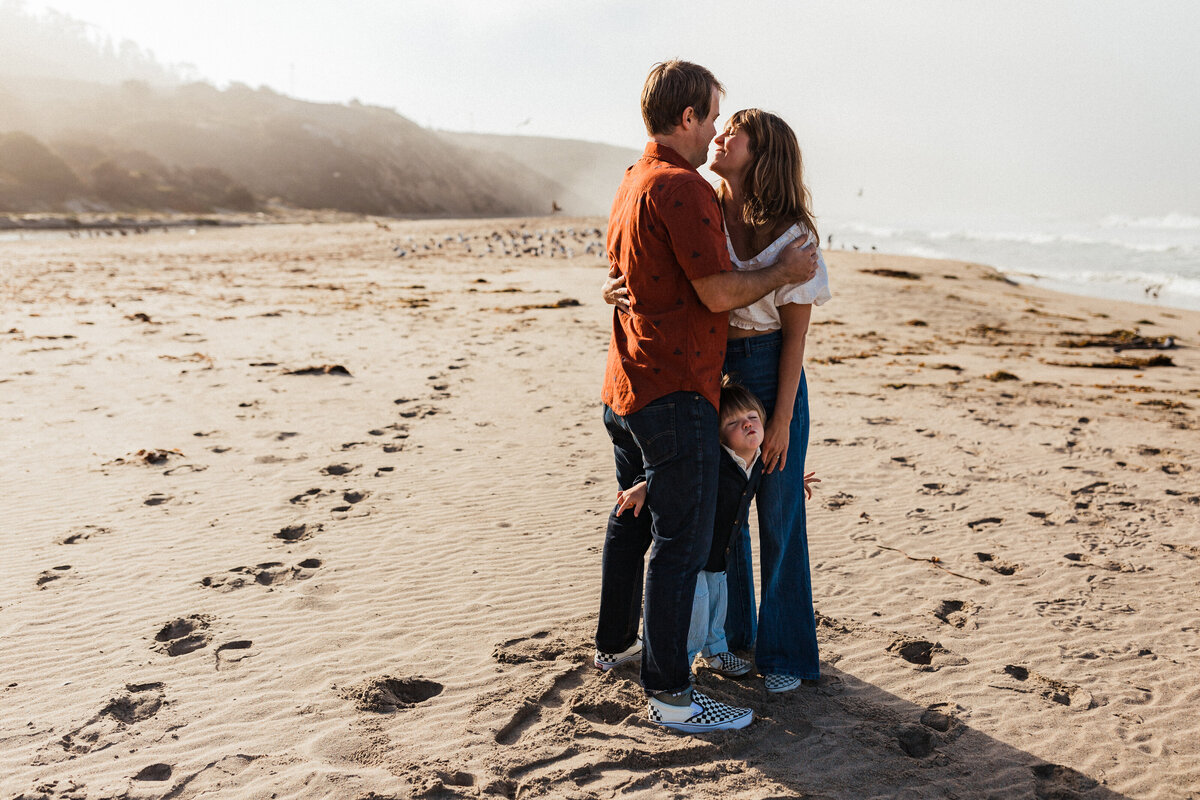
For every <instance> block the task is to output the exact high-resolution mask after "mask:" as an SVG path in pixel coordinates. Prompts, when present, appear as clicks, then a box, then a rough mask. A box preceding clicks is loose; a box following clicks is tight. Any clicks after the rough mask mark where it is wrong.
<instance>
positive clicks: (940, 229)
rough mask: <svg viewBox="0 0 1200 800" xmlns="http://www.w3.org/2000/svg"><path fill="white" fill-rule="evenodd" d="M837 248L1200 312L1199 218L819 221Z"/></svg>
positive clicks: (1168, 215) (1116, 215)
mask: <svg viewBox="0 0 1200 800" xmlns="http://www.w3.org/2000/svg"><path fill="white" fill-rule="evenodd" d="M818 225H819V227H820V230H821V236H822V244H823V245H827V242H828V240H827V237H828V236H829V235H830V234H832V236H833V249H835V250H837V249H852V248H855V247H857V248H858V249H859V250H860V251H870V250H871V249H872V248H874V249H875V250H876V251H877V252H881V253H893V254H897V255H912V256H921V257H923V258H950V259H958V260H962V261H973V262H977V263H981V264H988V265H990V266H993V267H996V268H997V269H999V270H1001V271H1002V272H1003V273H1004V274H1005V275H1007V276H1008V277H1010V278H1012V279H1013V280H1015V281H1017V282H1020V283H1033V284H1037V285H1039V286H1044V287H1046V288H1049V289H1055V290H1058V291H1063V292H1069V293H1072V294H1082V295H1088V296H1092V297H1107V298H1112V299H1117V300H1128V301H1131V302H1139V303H1149V304H1153V305H1162V306H1170V307H1174V308H1187V309H1195V310H1200V217H1196V216H1192V215H1188V214H1182V213H1173V214H1167V215H1165V216H1162V217H1131V216H1123V215H1118V214H1113V215H1109V216H1106V217H1103V218H1101V219H1096V220H1082V221H1080V220H1046V219H1041V220H1033V219H1025V220H1022V219H1013V218H1007V219H999V218H972V219H969V220H967V219H960V220H945V219H943V220H938V221H936V222H930V221H922V222H920V223H914V222H905V223H900V224H878V223H874V222H864V221H856V220H836V219H824V220H818Z"/></svg>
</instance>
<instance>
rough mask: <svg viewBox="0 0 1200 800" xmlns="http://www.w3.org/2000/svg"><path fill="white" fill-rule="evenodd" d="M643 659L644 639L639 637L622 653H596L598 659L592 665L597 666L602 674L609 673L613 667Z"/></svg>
mask: <svg viewBox="0 0 1200 800" xmlns="http://www.w3.org/2000/svg"><path fill="white" fill-rule="evenodd" d="M641 657H642V638H641V637H640V636H639V637H638V638H637V639H635V640H634V641H633V644H631V645H630V646H629V648H628V649H627V650H622V651H621V652H620V653H601V652H600V651H599V650H597V651H596V659H595V661H593V662H592V663H594V664H595V665H596V669H598V670H600V671H601V672H608V671H609V670H610V669H612V668H613V667H616V666H619V665H621V664H624V663H625V662H626V661H633V660H634V659H635V658H641Z"/></svg>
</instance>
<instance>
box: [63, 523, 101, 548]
mask: <svg viewBox="0 0 1200 800" xmlns="http://www.w3.org/2000/svg"><path fill="white" fill-rule="evenodd" d="M106 533H112V529H111V528H105V527H103V526H100V525H84V526H83V527H81V528H76V529H75V530H73V531H71V533H69V534H67V535H66V536H64V537H63V538H62V539H60V540H59V541H58V544H79V543H80V542H86V541H87V540H88V539H90V538H92V537H93V536H103V535H104V534H106Z"/></svg>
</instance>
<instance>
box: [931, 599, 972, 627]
mask: <svg viewBox="0 0 1200 800" xmlns="http://www.w3.org/2000/svg"><path fill="white" fill-rule="evenodd" d="M978 611H979V606H977V605H975V604H974V603H972V602H970V601H968V600H943V601H942V602H940V603H938V605H937V607H936V608H934V609H933V612H932V613H933V615H934V616H935V617H937V618H938V619H940V620H941V621H942V622H944V623H946V624H947V625H953V626H954V627H955V628H965V629H968V630H974V629H975V628H977V627H979V626H978V624H977V623H976V622H975V618H974V617H975V614H976V612H978Z"/></svg>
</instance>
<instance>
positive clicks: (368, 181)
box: [0, 0, 636, 216]
mask: <svg viewBox="0 0 1200 800" xmlns="http://www.w3.org/2000/svg"><path fill="white" fill-rule="evenodd" d="M0 43H2V44H3V47H0V211H5V212H10V213H11V212H18V213H19V212H68V211H69V212H80V211H107V210H120V211H136V210H163V211H165V210H172V211H186V212H210V211H219V210H238V211H248V210H254V209H258V208H262V207H265V206H267V205H275V204H278V205H284V206H294V207H298V208H305V209H338V210H342V211H351V212H357V213H363V214H378V215H394V216H408V215H428V216H496V215H513V214H548V213H550V212H551V210H552V209H553V208H554V207H555V206H557V207H558V208H560V209H562V210H563V211H565V212H568V213H576V214H582V213H605V212H606V211H607V207H608V203H609V202H610V200H611V197H612V192H613V190H614V189H615V185H616V182H617V181H619V179H620V174H621V171H622V170H623V169H624V167H625V166H627V165H628V164H629V163H631V162H632V160H633V158H636V153H634V152H633V151H623V150H622V149H621V148H613V147H609V146H606V145H595V144H591V143H586V142H569V141H560V140H552V139H530V138H520V137H495V136H466V135H450V134H439V133H437V132H434V131H431V130H428V129H426V128H422V127H421V126H419V125H417V124H415V123H414V122H412V121H411V120H409V119H406V118H405V117H403V116H401V115H399V114H397V113H395V112H394V111H392V110H390V109H386V108H379V107H373V106H365V105H362V104H359V103H356V102H351V103H349V104H346V105H341V104H325V103H310V102H304V101H300V100H296V99H294V98H290V97H287V96H285V95H281V94H279V93H277V92H275V91H273V90H271V89H269V88H265V87H264V88H259V89H252V88H250V87H248V86H244V85H241V84H233V85H232V86H230V87H228V88H226V89H217V88H216V87H214V86H211V85H209V84H207V83H204V82H198V81H185V76H186V75H187V74H188V72H189V69H188V68H187V67H166V66H162V65H159V64H158V63H157V62H155V61H154V59H153V56H152V55H151V54H149V53H145V52H143V51H142V50H141V49H139V48H138V47H137V46H136V45H134V44H132V43H129V42H125V43H122V44H120V45H114V44H113V43H112V42H111V40H108V39H105V38H103V37H101V36H99V35H98V34H96V33H95V32H94V31H92V30H91V29H90V28H89V27H88V26H85V25H83V24H82V23H78V22H76V21H74V20H72V19H71V18H69V17H65V16H63V15H61V14H55V13H47V14H44V15H42V16H33V15H31V14H28V13H26V12H25V11H24V10H23V8H22V6H21V5H20V4H19V3H15V2H12V0H8V1H7V2H5V3H4V4H3V5H0ZM510 138H511V139H514V141H512V142H509V141H505V140H506V139H510ZM621 153H632V154H633V155H632V157H630V158H627V157H625V156H622V155H621ZM621 162H624V163H621ZM604 173H610V174H611V176H612V177H611V181H606V180H603V179H602V177H601V176H602V175H603V174H604ZM610 183H611V186H610V185H609V184H610Z"/></svg>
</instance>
